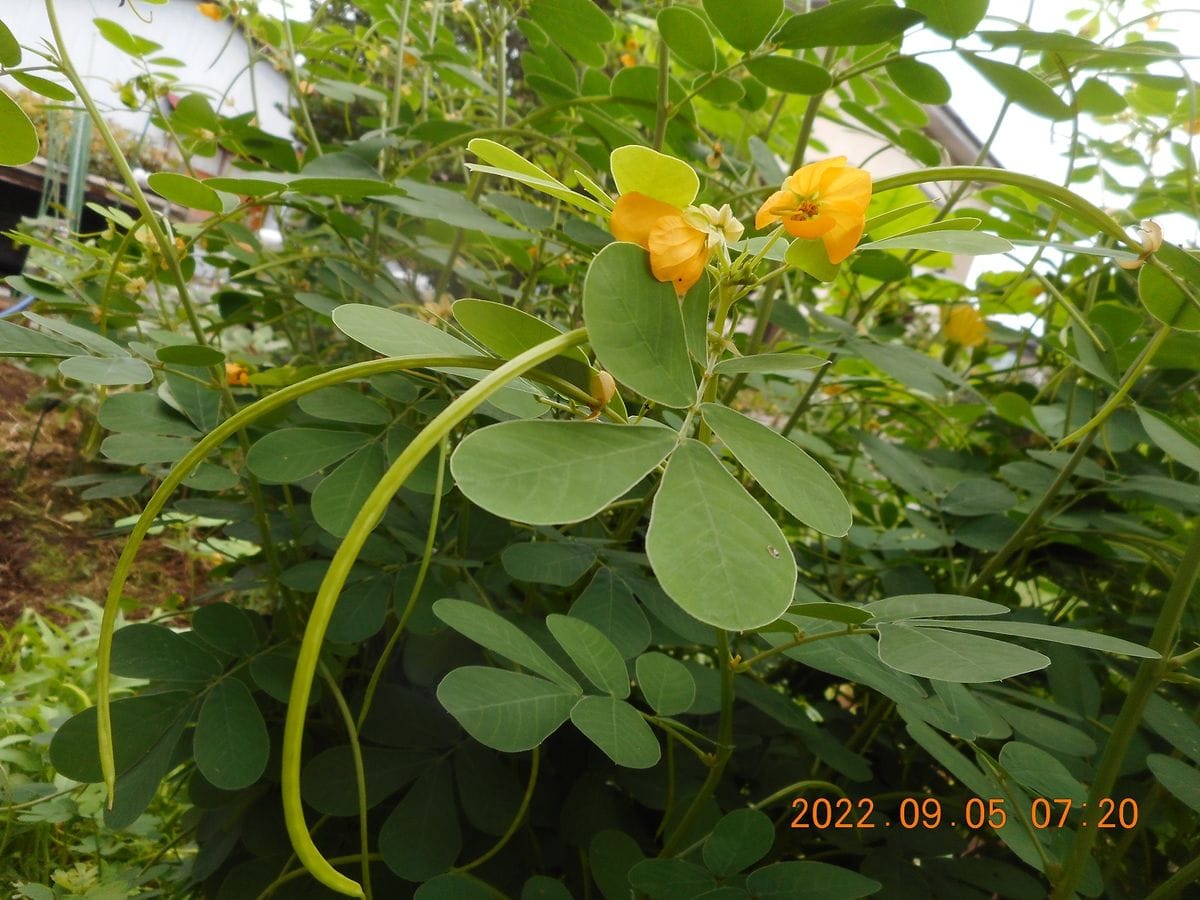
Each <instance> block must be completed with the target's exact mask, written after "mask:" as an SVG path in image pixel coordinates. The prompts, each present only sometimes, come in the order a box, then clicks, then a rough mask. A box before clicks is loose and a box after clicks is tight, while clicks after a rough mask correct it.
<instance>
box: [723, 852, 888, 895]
mask: <svg viewBox="0 0 1200 900" xmlns="http://www.w3.org/2000/svg"><path fill="white" fill-rule="evenodd" d="M746 888H747V890H749V891H752V892H753V894H754V897H755V900H792V898H794V897H804V898H806V900H809V898H811V900H857V898H859V897H869V896H870V895H871V894H874V893H877V892H878V891H881V890H883V885H882V884H880V883H879V882H878V881H875V880H873V879H871V878H867V877H866V876H863V875H859V874H858V873H857V872H851V871H850V870H849V869H843V868H840V867H839V866H831V865H829V863H821V862H811V861H809V860H792V861H789V862H779V863H775V864H774V865H770V866H766V867H764V868H762V869H756V870H755V871H753V872H751V873H750V877H749V878H747V879H746Z"/></svg>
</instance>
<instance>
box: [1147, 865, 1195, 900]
mask: <svg viewBox="0 0 1200 900" xmlns="http://www.w3.org/2000/svg"><path fill="white" fill-rule="evenodd" d="M1198 878H1200V856H1197V857H1196V858H1195V859H1193V860H1192V861H1191V862H1190V863H1188V864H1187V865H1186V866H1184V867H1183V868H1182V869H1180V870H1179V871H1178V872H1176V873H1175V874H1174V875H1172V876H1171V877H1170V878H1168V879H1167V880H1166V881H1164V882H1163V883H1162V884H1160V885H1159V886H1158V887H1156V888H1155V889H1154V890H1153V891H1151V892H1150V893H1149V894H1147V895H1146V900H1174V898H1175V897H1178V896H1179V895H1180V892H1181V891H1182V890H1183V889H1184V888H1185V887H1187V886H1188V885H1189V884H1191V883H1192V882H1193V881H1195V880H1196V879H1198Z"/></svg>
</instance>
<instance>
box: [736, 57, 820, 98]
mask: <svg viewBox="0 0 1200 900" xmlns="http://www.w3.org/2000/svg"><path fill="white" fill-rule="evenodd" d="M746 71H747V72H749V73H750V74H751V75H753V76H754V77H755V78H757V79H758V80H759V81H761V82H762V83H763V84H765V85H766V86H767V87H769V88H774V89H775V90H777V91H783V92H784V93H786V94H819V93H821V92H822V91H824V90H828V88H829V87H830V85H832V84H833V77H832V76H831V75H830V74H829V73H828V72H827V71H826V70H825V69H822V68H821V67H820V66H818V65H816V64H815V63H810V62H805V61H804V60H802V59H795V58H794V57H791V56H760V57H758V58H757V59H752V60H748V61H747V62H746Z"/></svg>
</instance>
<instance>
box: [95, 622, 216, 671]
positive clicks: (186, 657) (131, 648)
mask: <svg viewBox="0 0 1200 900" xmlns="http://www.w3.org/2000/svg"><path fill="white" fill-rule="evenodd" d="M112 671H113V674H115V675H124V676H125V677H126V678H149V679H150V680H152V681H181V682H193V683H198V684H203V683H206V682H209V681H211V680H213V679H214V678H216V677H217V676H218V675H220V674H221V663H220V662H219V661H218V660H217V658H216V657H215V656H213V655H212V654H210V653H207V652H205V651H204V650H203V649H201V648H200V647H199V646H197V645H196V644H195V643H193V642H192V641H190V640H188V639H187V638H185V637H184V636H183V635H181V634H178V633H176V632H174V631H172V630H171V629H170V628H165V627H163V626H162V625H150V624H147V623H144V622H135V623H134V624H132V625H126V626H125V627H124V628H120V629H118V630H117V632H116V633H115V634H114V635H113V645H112Z"/></svg>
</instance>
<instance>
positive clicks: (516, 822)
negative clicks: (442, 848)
mask: <svg viewBox="0 0 1200 900" xmlns="http://www.w3.org/2000/svg"><path fill="white" fill-rule="evenodd" d="M541 750H542V748H541V746H540V745H538V746H535V747H534V748H533V752H532V753H531V754H530V766H529V781H528V782H527V783H526V785H525V794H524V795H523V796H522V797H521V805H520V806H518V807H517V814H516V815H515V816H513V820H512V822H510V823H509V825H508V830H507V831H505V832H504V834H502V835H501V836H500V839H499V840H497V841H496V843H494V844H492V846H491V847H489V848H488V849H487V850H485V851H484V852H483V853H481V854H480V855H479V856H477V857H475V858H474V859H473V860H471V861H470V862H469V863H467V864H466V865H463V866H459V867H457V868H456V869H454V871H455V872H469V871H471V870H472V869H475V868H478V867H479V866H482V865H483V864H484V863H485V862H487V861H488V860H489V859H491V858H492V857H493V856H495V855H496V854H497V853H499V852H500V851H501V850H503V849H504V845H505V844H507V843H508V842H509V841H511V840H512V837H513V835H514V834H516V833H517V829H518V828H520V827H521V823H522V822H524V821H525V814H526V813H527V812H529V803H530V801H531V800H532V799H533V789H534V788H535V787H537V780H538V767H539V764H540V763H541V758H542V754H541Z"/></svg>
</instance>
